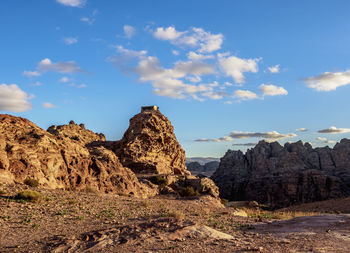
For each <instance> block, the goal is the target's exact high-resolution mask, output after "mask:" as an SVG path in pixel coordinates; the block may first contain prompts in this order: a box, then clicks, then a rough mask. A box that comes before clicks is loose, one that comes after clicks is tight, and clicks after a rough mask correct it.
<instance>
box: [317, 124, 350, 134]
mask: <svg viewBox="0 0 350 253" xmlns="http://www.w3.org/2000/svg"><path fill="white" fill-rule="evenodd" d="M318 132H319V133H322V134H340V133H349V132H350V129H349V128H336V127H335V126H331V127H330V128H327V129H322V130H318Z"/></svg>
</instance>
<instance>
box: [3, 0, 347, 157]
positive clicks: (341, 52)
mask: <svg viewBox="0 0 350 253" xmlns="http://www.w3.org/2000/svg"><path fill="white" fill-rule="evenodd" d="M349 9H350V2H349V1H345V0H344V1H341V0H338V1H330V0H329V1H325V0H317V1H313V0H309V1H288V2H287V1H277V0H276V1H262V0H255V1H253V0H245V1H243V0H242V1H229V0H227V1H226V0H218V1H206V0H200V1H199V0H192V1H182V0H177V1H164V0H162V1H160V0H158V1H157V0H152V1H141V0H139V1H132V0H130V1H96V0H95V1H93V0H86V1H83V0H36V1H27V0H4V1H1V3H0V24H1V25H0V34H1V39H0V112H1V113H9V114H12V115H16V116H22V117H26V118H28V119H30V120H31V121H33V122H34V123H36V124H37V125H39V126H40V127H42V128H44V129H46V128H47V127H48V126H50V125H52V124H65V123H67V122H68V121H69V120H71V119H73V120H74V121H75V122H77V123H81V122H82V123H85V125H86V127H87V128H89V129H92V130H93V131H96V132H103V133H105V135H106V136H107V138H108V139H110V140H117V139H120V138H121V137H122V135H123V133H124V131H125V130H126V128H127V127H128V123H129V122H128V120H129V118H131V117H132V116H133V115H134V114H136V113H138V112H139V110H140V107H141V106H142V105H152V104H155V105H158V106H159V107H160V110H161V112H162V113H164V114H165V115H166V116H167V117H168V118H169V119H170V120H171V122H172V124H173V125H174V127H175V133H176V135H177V137H178V140H179V142H180V144H181V145H182V146H183V148H184V149H185V151H186V154H187V156H189V157H191V156H214V157H221V156H222V155H223V154H224V153H225V151H226V150H227V149H229V148H230V149H242V150H245V149H247V148H250V147H251V146H247V145H248V144H249V145H253V144H254V143H257V142H258V141H259V140H262V139H266V140H268V141H274V140H278V141H279V142H281V143H285V142H287V141H290V142H291V141H297V140H303V141H304V142H306V141H307V142H311V143H312V145H313V146H325V145H329V146H332V145H334V141H339V140H340V139H341V138H344V137H347V138H349V137H350V134H349V133H350V118H349V117H348V115H349V114H348V109H349V95H350V85H349V84H350V61H349V59H350V17H349V15H348V12H349ZM301 130H302V131H301Z"/></svg>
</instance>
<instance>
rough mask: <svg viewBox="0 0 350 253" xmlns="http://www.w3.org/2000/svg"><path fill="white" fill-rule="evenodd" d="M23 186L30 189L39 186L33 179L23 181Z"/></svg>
mask: <svg viewBox="0 0 350 253" xmlns="http://www.w3.org/2000/svg"><path fill="white" fill-rule="evenodd" d="M24 184H26V185H28V186H30V187H38V186H39V182H38V180H36V179H34V178H27V179H26V180H24Z"/></svg>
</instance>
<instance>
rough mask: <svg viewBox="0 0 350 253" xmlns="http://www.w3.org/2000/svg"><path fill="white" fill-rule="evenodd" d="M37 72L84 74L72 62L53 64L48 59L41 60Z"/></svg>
mask: <svg viewBox="0 0 350 253" xmlns="http://www.w3.org/2000/svg"><path fill="white" fill-rule="evenodd" d="M37 70H38V71H39V72H47V71H54V72H59V73H74V72H84V71H83V70H82V69H81V68H80V67H79V66H78V65H77V64H76V63H75V62H74V61H68V62H57V63H53V62H52V61H51V60H50V59H49V58H45V59H43V60H41V61H40V62H39V64H38V66H37Z"/></svg>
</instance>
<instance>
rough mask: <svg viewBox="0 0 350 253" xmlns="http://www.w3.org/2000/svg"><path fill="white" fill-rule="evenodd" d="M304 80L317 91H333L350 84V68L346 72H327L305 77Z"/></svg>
mask: <svg viewBox="0 0 350 253" xmlns="http://www.w3.org/2000/svg"><path fill="white" fill-rule="evenodd" d="M304 82H305V83H306V84H307V86H309V87H310V88H312V89H315V90H317V91H332V90H336V89H337V88H338V87H341V86H345V85H349V84H350V70H347V71H345V72H334V73H332V72H325V73H323V74H321V75H318V76H314V77H309V78H306V79H304Z"/></svg>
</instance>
